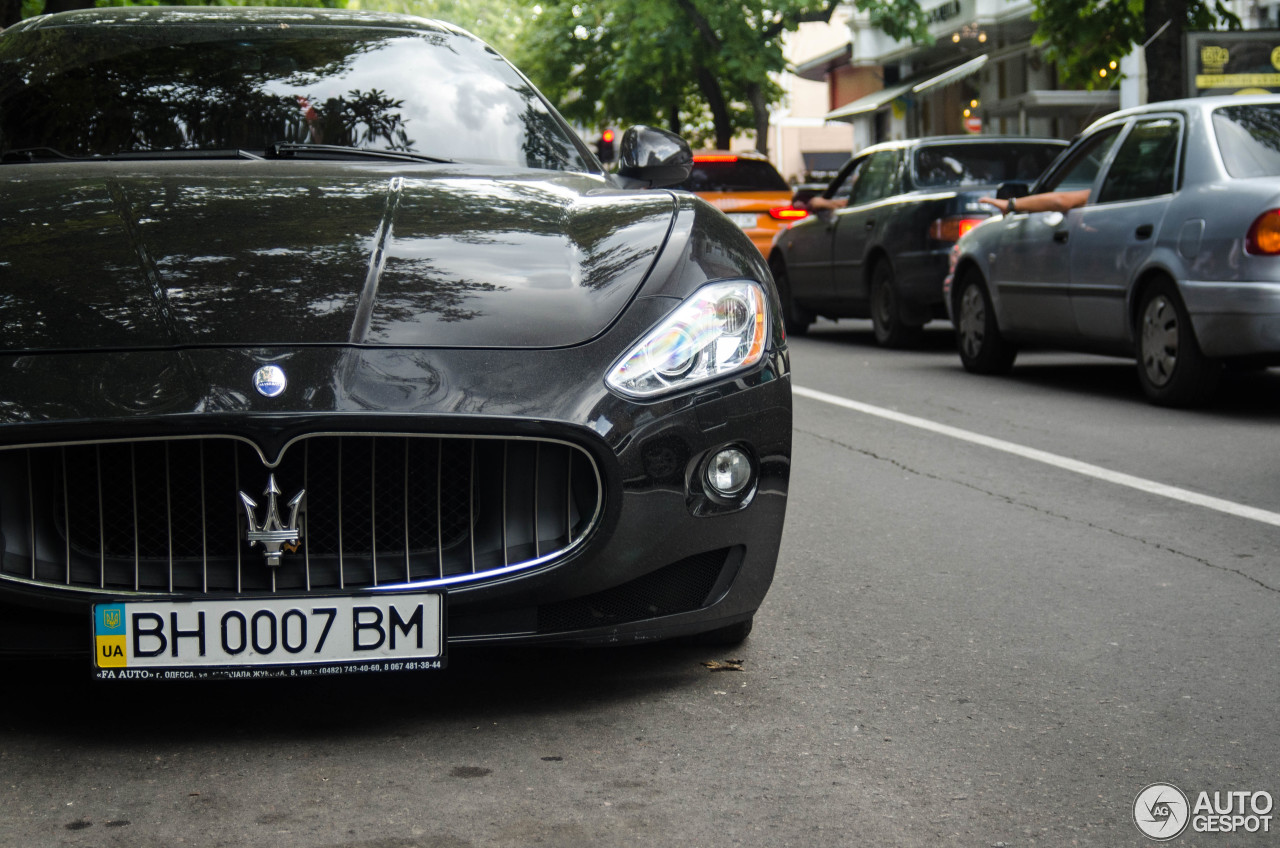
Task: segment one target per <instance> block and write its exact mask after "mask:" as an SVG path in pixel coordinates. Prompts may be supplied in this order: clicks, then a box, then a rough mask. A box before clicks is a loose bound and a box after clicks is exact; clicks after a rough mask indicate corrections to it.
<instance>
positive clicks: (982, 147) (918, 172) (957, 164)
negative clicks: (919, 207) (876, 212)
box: [915, 142, 1065, 188]
mask: <svg viewBox="0 0 1280 848" xmlns="http://www.w3.org/2000/svg"><path fill="white" fill-rule="evenodd" d="M1064 146H1065V145H1058V144H1046V143H1029V142H998V143H992V144H945V145H929V146H925V147H920V148H918V149H917V150H916V152H915V178H916V185H917V186H919V187H921V188H936V187H941V186H960V185H981V184H984V183H990V184H995V183H1002V182H1008V181H1018V182H1028V183H1030V182H1034V181H1035V179H1036V178H1037V177H1039V176H1040V174H1041V173H1042V172H1043V171H1044V169H1045V168H1047V167H1049V164H1050V163H1051V162H1053V160H1054V158H1055V157H1056V156H1057V155H1058V154H1059V153H1061V152H1062V148H1063V147H1064Z"/></svg>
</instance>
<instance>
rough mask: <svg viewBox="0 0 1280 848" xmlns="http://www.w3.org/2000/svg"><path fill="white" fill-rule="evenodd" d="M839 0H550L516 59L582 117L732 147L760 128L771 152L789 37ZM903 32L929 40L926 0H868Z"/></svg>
mask: <svg viewBox="0 0 1280 848" xmlns="http://www.w3.org/2000/svg"><path fill="white" fill-rule="evenodd" d="M837 5H838V3H837V2H836V0H772V2H769V3H765V2H764V0H735V2H716V0H609V2H591V0H540V2H539V3H538V4H537V5H535V6H533V7H531V10H530V12H531V14H530V17H529V19H528V20H527V22H526V27H525V37H524V38H523V39H522V46H521V47H520V48H519V49H518V50H517V53H516V56H515V58H516V64H517V65H519V66H521V67H522V68H524V69H525V70H526V72H528V73H529V74H530V76H531V77H533V79H534V82H536V83H537V84H538V86H539V88H541V89H542V90H543V91H545V92H546V93H547V95H548V96H549V97H550V98H551V99H552V100H553V101H555V102H556V103H557V104H559V106H560V108H561V110H562V111H563V112H564V113H565V114H566V116H567V117H569V118H570V119H571V120H576V121H579V122H581V123H583V124H586V125H588V126H604V125H608V124H612V123H615V122H619V123H647V124H658V125H665V126H666V127H667V128H669V129H670V130H672V131H673V132H676V133H680V134H682V135H685V136H686V137H688V138H690V139H691V140H692V141H694V142H695V143H702V142H710V143H712V144H714V145H715V146H716V147H719V148H727V147H728V146H729V144H730V141H731V140H732V139H733V137H734V136H735V135H736V134H738V133H739V132H741V131H744V130H753V131H754V132H755V135H756V147H757V149H759V150H760V151H761V152H763V153H767V152H768V138H769V136H768V131H767V130H768V126H769V108H770V107H771V106H772V105H773V104H774V103H776V102H777V101H778V99H779V98H780V97H781V95H782V90H781V89H780V88H779V87H778V85H777V83H776V82H774V78H773V76H772V75H774V74H777V73H780V72H781V71H783V70H785V68H786V60H785V58H784V57H783V52H782V36H783V35H784V34H785V33H787V32H791V31H794V30H795V29H796V28H797V27H798V26H799V25H800V24H801V23H805V22H810V21H829V20H830V19H831V15H832V13H833V12H834V11H835V8H836V6H837ZM856 5H857V6H858V7H859V8H862V9H865V10H869V11H871V13H872V23H873V24H875V25H877V26H880V27H881V28H882V29H884V30H885V31H886V32H887V33H889V34H890V35H894V36H896V37H913V38H916V39H917V40H927V38H928V35H927V31H926V23H925V20H924V16H923V13H922V12H921V10H920V6H919V4H918V2H917V0H858V2H857V3H856Z"/></svg>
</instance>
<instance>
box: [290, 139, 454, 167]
mask: <svg viewBox="0 0 1280 848" xmlns="http://www.w3.org/2000/svg"><path fill="white" fill-rule="evenodd" d="M313 156H314V157H317V158H321V159H328V158H337V159H341V158H345V157H350V156H359V157H365V158H368V159H391V160H394V161H398V162H434V163H436V164H445V165H448V164H453V160H452V159H440V158H437V157H435V156H425V155H423V154H421V153H406V152H404V151H400V150H374V149H373V148H369V147H345V146H343V145H340V144H306V143H302V142H295V141H277V142H276V143H275V144H273V145H271V146H270V147H268V148H267V150H266V157H267V158H268V159H298V158H308V157H313Z"/></svg>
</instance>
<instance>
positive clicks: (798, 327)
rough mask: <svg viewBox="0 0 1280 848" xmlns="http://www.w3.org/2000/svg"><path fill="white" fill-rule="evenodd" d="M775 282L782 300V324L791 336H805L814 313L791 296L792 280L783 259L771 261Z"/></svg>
mask: <svg viewBox="0 0 1280 848" xmlns="http://www.w3.org/2000/svg"><path fill="white" fill-rule="evenodd" d="M769 267H770V269H771V270H772V271H773V282H774V284H775V285H777V287H778V299H779V300H780V301H781V302H782V325H783V327H785V328H786V331H787V335H789V336H803V335H804V334H805V333H807V332H809V325H810V324H812V323H813V313H812V312H810V311H809V310H807V309H805V308H804V307H803V306H799V305H798V304H797V303H796V302H795V301H794V300H792V298H791V281H790V280H789V279H788V278H787V266H786V264H785V263H784V262H782V261H781V260H775V261H773V262H772V263H770V266H769Z"/></svg>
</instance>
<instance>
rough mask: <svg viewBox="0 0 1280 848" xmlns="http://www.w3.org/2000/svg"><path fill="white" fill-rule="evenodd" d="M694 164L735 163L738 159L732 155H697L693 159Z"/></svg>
mask: <svg viewBox="0 0 1280 848" xmlns="http://www.w3.org/2000/svg"><path fill="white" fill-rule="evenodd" d="M693 161H694V162H737V161H738V157H737V156H735V155H734V154H732V153H699V154H697V155H696V156H694V157H693Z"/></svg>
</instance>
